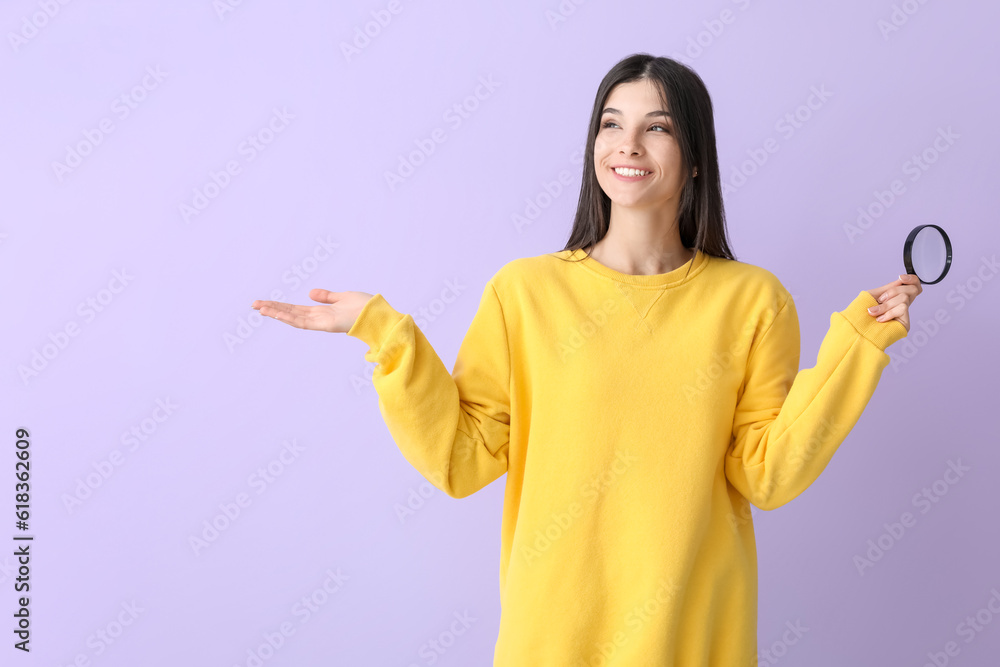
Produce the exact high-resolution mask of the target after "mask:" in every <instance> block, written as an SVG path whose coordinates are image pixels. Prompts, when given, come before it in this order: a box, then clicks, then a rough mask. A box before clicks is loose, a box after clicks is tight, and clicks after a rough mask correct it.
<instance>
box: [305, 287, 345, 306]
mask: <svg viewBox="0 0 1000 667" xmlns="http://www.w3.org/2000/svg"><path fill="white" fill-rule="evenodd" d="M343 295H344V293H343V292H331V291H330V290H327V289H319V288H316V289H311V290H309V298H310V299H312V300H313V301H319V302H320V303H337V302H338V301H340V300H341V299H342V298H343Z"/></svg>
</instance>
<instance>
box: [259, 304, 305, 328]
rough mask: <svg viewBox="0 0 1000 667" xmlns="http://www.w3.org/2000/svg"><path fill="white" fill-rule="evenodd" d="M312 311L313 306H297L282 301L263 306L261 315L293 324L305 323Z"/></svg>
mask: <svg viewBox="0 0 1000 667" xmlns="http://www.w3.org/2000/svg"><path fill="white" fill-rule="evenodd" d="M311 309H312V306H297V305H295V304H291V303H282V302H281V301H268V302H267V305H264V306H261V308H260V314H261V315H264V316H266V317H273V318H274V319H276V320H281V321H282V322H288V323H289V324H292V323H293V322H301V321H304V320H305V318H306V316H308V315H309V313H310V312H311Z"/></svg>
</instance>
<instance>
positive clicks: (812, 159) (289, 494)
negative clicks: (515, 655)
mask: <svg viewBox="0 0 1000 667" xmlns="http://www.w3.org/2000/svg"><path fill="white" fill-rule="evenodd" d="M394 12H395V13H394ZM377 17H381V20H382V22H383V23H385V25H382V26H380V25H379V23H378V18H377ZM390 19H391V20H390ZM998 19H1000V9H998V7H997V5H996V4H992V3H982V2H981V3H957V4H956V3H952V4H948V3H944V2H930V3H928V2H917V1H916V0H906V1H905V2H896V3H892V2H890V1H889V0H883V1H877V2H862V1H860V0H851V1H849V2H841V3H822V4H815V3H802V2H791V1H790V0H785V1H783V2H759V1H758V0H741V1H732V2H731V1H729V0H714V1H713V2H710V3H704V2H699V3H694V2H688V3H683V4H681V3H661V2H645V3H630V4H621V3H612V2H597V1H596V0H592V1H590V2H582V1H580V0H577V1H576V2H574V0H563V1H562V2H561V3H560V2H558V1H557V0H551V1H549V2H537V3H536V2H523V1H521V2H508V3H490V4H485V5H484V4H483V3H470V2H457V1H451V2H439V3H424V2H410V1H409V0H392V1H391V2H386V1H384V0H380V1H377V2H364V3H357V2H355V3H327V2H317V1H311V2H299V3H265V2H261V1H257V2H251V1H246V2H237V1H236V0H228V1H227V0H217V1H216V2H214V3H213V2H212V1H211V0H201V1H199V2H185V3H172V2H160V3H132V2H122V1H119V2H113V3H112V2H104V3H83V2H73V3H68V4H62V3H61V2H59V0H34V1H25V0H11V1H9V2H6V3H4V7H3V9H2V11H0V28H2V31H3V33H4V34H5V41H6V45H5V46H4V47H3V48H0V91H2V96H3V103H2V105H0V121H2V122H0V128H2V131H3V142H2V144H3V150H2V152H0V176H2V178H0V182H2V184H3V186H2V187H3V192H4V197H3V201H4V203H5V206H4V215H3V216H2V218H0V280H2V284H3V289H2V291H0V295H2V296H0V299H2V301H3V312H4V314H5V316H4V317H3V318H0V332H2V348H3V350H4V355H5V356H4V358H5V363H4V366H3V370H4V373H3V375H2V378H0V389H2V401H0V405H2V406H3V410H2V413H0V442H2V443H3V445H2V447H3V449H2V453H0V458H2V459H3V460H4V461H6V464H5V465H4V466H3V467H4V469H5V472H4V473H3V474H2V475H0V498H2V499H3V505H2V507H0V513H2V515H3V516H5V517H6V520H5V521H6V522H5V523H4V525H3V527H2V528H0V541H2V542H3V544H5V545H6V546H2V547H0V554H3V555H0V609H2V610H3V617H4V618H5V619H7V620H6V621H5V622H4V623H3V624H2V626H0V630H2V636H4V637H5V638H6V639H5V640H4V646H3V647H2V648H0V655H2V656H5V657H3V658H2V659H0V662H2V663H3V664H5V665H6V664H11V665H13V664H18V665H20V664H25V665H46V666H47V667H53V666H55V665H59V666H65V665H71V664H78V665H88V664H89V665H99V666H101V667H105V666H107V667H110V666H112V665H128V666H130V667H132V666H135V665H143V666H159V665H224V666H227V667H228V666H231V665H243V666H247V667H250V666H252V665H255V664H266V665H275V666H276V665H320V664H322V665H378V666H382V665H396V666H399V667H410V666H414V665H420V666H423V665H430V664H437V665H449V666H468V665H488V664H490V663H491V661H492V655H493V646H494V642H495V639H496V630H497V627H498V622H499V612H500V609H499V591H498V567H499V531H500V512H501V504H502V497H503V485H504V482H505V480H506V478H505V477H504V478H502V479H501V480H498V481H497V482H494V483H493V484H492V485H490V486H489V487H487V488H485V489H483V490H482V491H480V492H479V493H477V494H475V495H473V496H471V497H469V498H466V499H463V500H461V501H459V500H454V499H451V498H449V497H447V496H446V495H444V494H443V493H442V492H440V491H437V490H435V489H433V488H432V487H431V486H430V485H429V484H428V483H427V482H425V480H424V479H423V478H422V477H421V476H420V475H419V474H418V473H417V472H416V471H415V470H414V469H413V468H411V467H410V465H409V464H408V463H407V462H406V461H405V460H404V458H403V457H402V455H401V454H400V453H399V451H398V449H397V448H396V445H395V444H394V442H393V441H392V440H391V438H390V437H389V434H388V431H387V430H386V428H385V425H384V423H383V422H382V419H381V415H380V414H379V411H378V405H377V395H376V394H375V392H374V389H373V388H372V386H371V384H370V382H369V378H370V376H371V372H372V369H373V367H374V366H373V365H370V364H368V363H366V362H365V361H364V358H363V355H364V352H365V351H366V349H367V348H366V346H365V345H364V344H362V343H360V342H359V341H357V340H355V339H351V338H348V337H346V336H344V335H342V334H326V333H322V334H321V333H318V332H312V331H302V330H298V329H294V328H291V327H289V326H286V325H283V324H281V323H278V322H275V321H273V320H267V321H264V319H263V318H261V317H260V316H259V315H258V314H257V313H256V312H255V311H251V310H250V308H249V305H250V303H251V302H252V301H253V300H255V299H271V298H277V299H278V300H282V301H290V302H294V303H299V304H311V303H312V302H311V301H310V300H309V299H308V297H307V293H308V291H309V289H311V288H313V287H323V288H327V289H331V290H334V291H343V290H359V291H366V292H369V293H376V292H381V293H382V294H383V295H384V296H385V297H386V299H387V300H388V301H389V303H390V304H391V305H392V306H393V307H395V308H396V309H397V310H399V311H401V312H409V313H412V314H413V315H414V317H415V318H418V324H419V325H420V327H421V329H422V330H423V331H424V333H425V334H426V336H427V337H428V339H429V340H430V341H431V343H432V344H433V345H434V347H435V349H436V350H437V352H438V354H439V355H440V357H441V359H442V360H443V361H444V363H445V364H446V365H447V366H448V367H449V369H450V368H451V367H452V364H453V362H454V359H455V354H456V353H457V351H458V345H459V343H460V342H461V339H462V337H463V335H464V333H465V331H466V329H467V327H468V325H469V323H470V321H471V319H472V316H473V314H474V313H475V309H476V305H477V302H478V298H479V295H480V293H481V290H482V288H483V285H484V284H485V282H486V280H488V279H489V277H490V276H492V275H493V273H495V272H496V271H497V270H498V269H499V268H500V267H501V266H502V265H503V264H505V263H506V262H508V261H510V260H512V259H514V258H517V257H524V256H533V255H538V254H542V253H547V252H552V251H555V250H559V249H561V248H562V247H563V244H564V243H565V240H566V238H567V236H568V234H569V229H570V223H571V220H572V216H573V213H574V207H575V205H576V201H577V196H578V193H579V179H580V171H581V166H580V165H581V157H582V150H583V144H584V140H585V137H586V124H587V121H588V119H589V114H590V109H591V106H592V104H593V100H594V94H595V92H596V90H597V86H598V84H599V82H600V80H601V78H602V77H603V76H604V74H605V73H606V72H607V71H608V69H610V68H611V66H612V65H614V63H615V62H617V61H618V60H619V59H621V58H623V57H624V56H626V55H629V54H631V53H635V52H640V51H644V52H649V53H653V54H656V55H666V56H672V57H675V58H678V59H680V60H683V61H685V62H688V63H689V64H691V65H692V66H693V67H694V68H695V69H696V70H697V71H698V72H699V73H700V74H701V76H702V77H703V79H704V80H705V82H706V84H707V85H708V87H709V90H710V91H711V93H712V96H713V102H714V104H715V110H716V116H715V124H716V129H717V133H718V140H719V158H720V162H721V166H722V171H723V176H724V179H725V180H726V182H727V183H729V184H730V185H731V186H732V188H733V190H732V191H731V192H730V193H729V194H728V195H727V196H726V205H727V211H726V212H727V217H728V221H729V229H730V233H731V237H732V240H733V242H734V249H735V252H736V255H737V258H738V259H740V260H741V261H744V262H748V263H751V264H756V265H759V266H762V267H765V268H767V269H768V270H770V271H772V272H773V273H774V274H775V275H777V276H778V277H779V278H780V279H781V281H782V282H783V283H784V285H785V286H786V287H787V288H788V289H789V290H790V291H791V292H792V294H793V295H794V297H795V300H796V305H797V307H798V310H799V316H800V323H801V330H802V357H801V359H802V361H801V365H802V367H803V368H807V367H811V366H812V365H813V364H814V363H815V359H816V352H817V350H818V347H819V343H820V341H821V340H822V337H823V335H824V334H825V333H826V330H827V327H828V325H829V317H830V314H831V313H832V312H834V311H837V310H840V309H842V308H844V307H845V306H846V305H847V304H848V303H850V301H851V299H853V298H854V297H855V296H856V295H857V293H858V292H859V291H860V290H862V289H873V288H875V287H878V286H880V285H883V284H885V283H888V282H890V281H892V280H894V279H895V278H896V275H897V274H898V273H900V272H902V271H903V265H902V257H901V254H902V253H901V247H902V244H903V240H904V239H905V237H906V234H907V233H908V232H909V230H910V229H911V228H913V227H914V226H916V225H918V224H922V223H936V224H940V225H942V226H944V227H945V228H946V229H947V230H948V232H949V233H950V235H951V238H952V241H953V244H954V263H953V266H952V268H951V272H950V274H949V275H948V277H947V278H946V279H945V280H944V281H943V282H941V283H940V284H937V285H929V286H926V287H925V291H924V293H923V294H922V295H920V296H919V297H918V298H917V300H916V301H915V303H914V304H913V306H912V308H911V320H912V324H911V330H910V332H909V335H908V337H907V338H906V339H904V340H903V341H900V342H898V343H896V344H894V345H893V346H892V347H890V348H889V354H890V356H891V357H892V360H893V362H892V366H890V367H888V368H887V369H886V370H885V371H884V374H883V376H882V381H881V384H880V385H879V388H878V390H877V391H876V394H875V397H874V398H873V399H872V401H871V403H870V404H869V407H868V409H867V411H866V413H865V414H864V416H863V417H862V419H861V420H860V422H859V423H858V424H857V426H856V427H855V429H854V431H853V432H852V433H851V435H850V436H849V437H848V439H847V440H846V441H845V443H844V444H843V445H842V447H841V449H840V451H839V452H838V453H837V454H836V456H835V457H834V459H833V460H832V462H831V463H830V465H829V467H828V468H827V469H826V471H825V472H824V474H823V475H822V477H821V478H820V479H819V480H818V481H817V482H816V483H815V484H814V485H813V486H812V487H811V488H810V489H808V490H807V491H806V492H805V493H804V494H803V495H802V496H800V497H799V498H797V499H796V500H795V501H794V502H792V503H791V504H789V505H787V506H785V507H782V508H780V509H779V510H776V511H773V512H770V513H765V512H759V511H755V522H756V526H757V535H758V549H759V560H760V607H759V610H760V613H759V640H760V648H761V651H762V655H761V664H773V663H775V662H776V663H779V664H787V665H811V666H813V667H833V666H835V665H838V666H839V665H844V664H853V665H888V664H893V665H913V666H918V665H923V664H939V665H940V664H945V662H944V661H947V662H948V664H954V665H963V666H972V665H980V666H984V665H991V664H994V662H992V661H995V659H996V658H995V656H996V655H997V654H998V653H1000V567H998V566H997V563H1000V539H998V534H997V533H998V528H997V525H998V524H997V520H996V511H997V509H998V495H997V485H996V478H997V472H998V465H1000V454H998V448H997V445H998V437H997V427H996V416H997V406H998V400H997V399H998V390H997V378H996V375H997V371H998V369H1000V363H998V362H1000V355H998V351H997V344H996V331H997V327H998V324H1000V321H998V303H1000V279H998V278H997V272H998V267H997V264H996V253H997V252H998V250H1000V248H998V246H1000V243H998V241H1000V238H998V232H997V226H996V213H997V194H996V193H997V191H998V190H997V178H998V176H1000V168H998V157H997V147H998V146H1000V122H998V121H997V118H996V103H997V101H998V99H997V92H996V91H997V83H998V81H997V74H996V63H997V62H998V51H1000V48H998V46H997V42H996V39H995V36H996V25H997V20H998ZM365 31H370V33H371V34H374V35H375V36H372V37H364V38H362V37H359V35H363V34H364V32H365ZM355 40H357V43H358V44H360V45H361V46H357V47H350V48H353V49H354V51H353V53H351V52H349V51H350V48H348V46H347V45H349V44H352V43H353V42H355ZM484 82H487V83H488V85H484ZM817 91H821V92H822V95H817V94H816V92H817ZM810 103H811V105H812V106H811V107H810V106H809V104H810ZM946 136H947V137H950V138H948V139H945V138H944V137H946ZM435 138H436V139H437V140H438V141H435ZM252 141H253V142H257V144H256V146H255V145H254V144H253V143H251V142H252ZM421 146H422V147H423V148H421ZM430 146H432V147H433V152H430V151H429V149H428V147H430ZM421 151H422V152H423V153H425V154H423V155H421V154H420V153H421ZM426 153H429V154H426ZM754 155H756V156H757V161H758V162H763V164H760V165H759V166H758V165H757V164H755V163H754V161H753V156H754ZM410 156H413V157H412V161H413V162H416V163H419V164H418V165H417V166H415V167H414V168H413V169H412V170H411V171H412V173H410V174H409V175H405V176H399V178H398V179H397V180H398V182H396V183H390V182H389V180H390V179H387V175H389V174H394V173H395V174H397V175H398V174H399V170H400V163H401V161H410V160H411V157H410ZM762 157H766V161H764V160H763V159H761V158H762ZM918 161H922V162H921V164H922V165H923V167H920V166H917V165H918ZM560 178H562V179H563V180H565V181H568V183H569V184H568V185H564V184H561V183H560ZM897 181H898V182H897ZM894 182H897V183H896V185H895V189H896V191H897V192H896V193H895V194H892V190H893V187H894V186H893V183H894ZM890 195H891V196H892V200H891V203H890ZM865 210H867V211H870V212H871V213H870V214H869V216H870V217H868V218H866V219H862V220H861V221H860V222H859V216H860V213H859V211H865ZM442 296H447V297H448V299H447V302H446V301H445V300H443V299H442ZM452 296H457V298H454V299H453V298H451V297H452ZM935 322H937V323H935ZM19 427H24V428H27V429H28V430H29V431H30V435H31V437H30V442H31V445H30V457H31V458H30V461H31V464H32V467H31V480H30V483H31V489H30V494H31V500H30V505H31V507H30V520H29V529H28V530H27V531H19V530H17V529H16V527H15V525H14V517H13V516H12V515H13V514H14V507H13V505H14V484H15V482H16V480H15V479H14V471H13V468H14V463H15V451H16V449H15V440H16V434H15V431H16V429H17V428H19ZM954 468H960V469H962V474H961V475H958V474H957V473H954V472H949V470H950V469H954ZM268 470H270V472H267V471H268ZM258 471H261V472H258ZM261 473H263V474H261ZM925 489H926V492H925V491H924V490H925ZM924 493H926V494H927V495H922V494H924ZM421 494H423V496H424V497H421ZM414 499H419V502H418V501H415V500H414ZM408 504H410V505H413V506H414V507H415V509H413V510H412V511H411V512H409V513H406V514H401V513H400V508H403V507H406V506H407V505H408ZM418 505H419V506H418ZM237 511H238V515H237ZM227 513H228V514H229V515H230V516H229V517H227V515H226V514H227ZM907 513H908V516H909V518H906V515H907ZM233 517H234V518H233ZM213 522H214V523H215V524H216V525H217V526H219V527H221V529H219V530H216V532H215V533H214V534H213V532H212V529H211V528H206V525H208V526H211V524H212V523H213ZM14 535H34V541H33V542H32V543H31V547H30V549H31V562H30V568H31V569H30V577H31V579H30V583H31V592H30V596H31V602H30V613H31V616H30V619H31V620H30V623H31V625H30V627H31V644H30V646H31V652H30V654H22V653H21V652H20V651H17V650H15V649H14V648H13V647H12V644H13V642H14V636H13V633H12V632H11V630H12V629H13V625H14V621H13V620H12V614H13V613H14V612H15V611H16V608H17V606H18V605H17V597H18V596H19V594H18V593H15V591H14V585H15V583H16V582H15V579H16V578H17V576H18V575H17V572H16V562H15V558H14V557H13V555H12V554H13V551H14V548H15V546H14V545H15V544H18V543H15V541H14V540H13V539H12V538H13V536H14ZM195 537H197V538H200V539H203V540H204V543H203V544H201V545H197V544H194V545H193V544H192V539H193V538H195ZM862 559H869V560H870V562H869V564H868V565H861V564H859V563H861V561H862ZM324 587H325V588H324ZM327 589H328V590H329V591H332V592H328V590H327ZM304 600H305V602H308V604H309V605H312V607H311V609H310V607H308V606H306V603H305V602H304ZM310 600H311V601H310ZM977 614H978V616H977ZM459 618H464V619H465V620H464V623H459V622H456V619H459ZM976 618H978V620H976ZM791 627H798V632H797V633H793V632H789V631H788V630H789V628H791ZM282 628H284V629H285V631H286V634H287V636H282V635H281V634H280V633H281V631H282ZM976 628H978V629H976ZM276 633H277V634H276ZM267 637H270V638H271V640H272V641H273V643H274V644H279V647H278V648H277V649H270V648H269V647H268V644H267V639H266V638H267ZM949 642H950V643H951V644H949ZM262 646H263V649H262V648H261V647H262ZM765 650H767V651H770V653H769V654H768V655H766V656H765V655H764V653H763V652H764V651H765ZM949 651H950V654H949ZM253 653H256V654H257V655H258V656H260V657H257V658H254V657H251V654H253ZM931 656H936V657H935V658H934V660H936V661H937V662H936V663H935V662H934V661H933V660H932V657H931ZM15 657H16V659H15ZM261 658H263V659H261ZM432 659H433V661H432Z"/></svg>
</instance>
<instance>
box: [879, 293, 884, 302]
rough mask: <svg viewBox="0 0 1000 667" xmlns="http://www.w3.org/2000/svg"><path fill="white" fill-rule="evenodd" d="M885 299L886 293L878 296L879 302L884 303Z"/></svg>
mask: <svg viewBox="0 0 1000 667" xmlns="http://www.w3.org/2000/svg"><path fill="white" fill-rule="evenodd" d="M883 301H885V294H883V295H882V296H880V297H879V298H878V302H879V303H882V302H883Z"/></svg>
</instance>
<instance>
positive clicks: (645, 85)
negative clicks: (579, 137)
mask: <svg viewBox="0 0 1000 667" xmlns="http://www.w3.org/2000/svg"><path fill="white" fill-rule="evenodd" d="M654 85H655V84H654V83H653V82H652V81H650V80H649V79H642V80H639V81H630V82H628V83H620V84H618V85H617V86H615V87H614V88H613V89H612V91H611V94H610V95H608V99H607V102H606V103H605V105H604V109H602V113H601V122H600V125H599V127H598V132H597V139H596V140H595V142H594V169H595V171H596V172H597V182H598V183H599V184H600V186H601V189H602V190H604V193H605V194H606V195H608V197H609V198H610V199H611V201H612V202H614V203H615V204H617V205H619V206H627V207H630V208H643V209H645V208H654V209H655V208H659V207H662V206H664V204H665V203H666V202H667V201H669V200H670V199H671V198H678V196H679V195H680V192H681V189H682V187H683V185H684V181H685V174H684V169H683V165H682V164H681V153H680V148H679V147H678V145H677V140H676V139H675V138H674V127H673V121H672V120H671V118H670V116H669V115H664V114H665V113H667V114H669V109H663V108H662V106H661V104H660V100H659V97H658V96H657V94H656V88H655V87H654ZM649 114H652V115H649ZM621 166H627V167H633V168H637V169H642V170H644V171H646V172H647V173H646V174H645V175H644V176H641V177H638V178H636V177H628V176H619V175H616V173H615V171H614V169H613V168H614V167H621Z"/></svg>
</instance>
